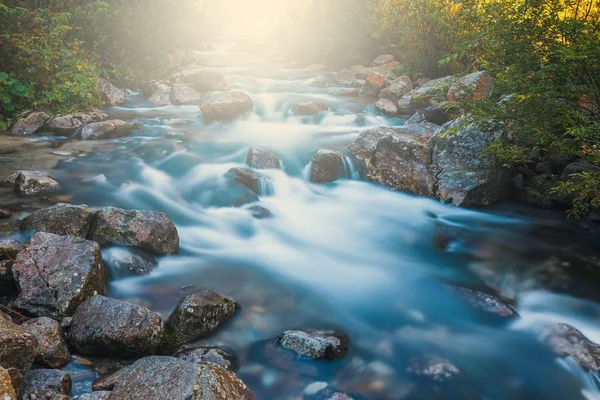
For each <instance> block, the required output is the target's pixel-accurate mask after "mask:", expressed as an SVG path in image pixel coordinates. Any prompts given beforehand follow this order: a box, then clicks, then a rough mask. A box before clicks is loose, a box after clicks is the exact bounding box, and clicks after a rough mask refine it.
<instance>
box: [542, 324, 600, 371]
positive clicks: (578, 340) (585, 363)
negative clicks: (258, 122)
mask: <svg viewBox="0 0 600 400" xmlns="http://www.w3.org/2000/svg"><path fill="white" fill-rule="evenodd" d="M539 338H540V340H541V341H542V343H544V344H545V345H547V346H548V347H549V348H550V349H551V350H552V351H553V352H554V353H555V354H556V355H558V356H559V357H571V358H572V359H573V360H575V361H576V362H577V363H578V364H579V365H580V366H581V367H582V368H583V369H585V370H587V371H593V372H595V373H599V372H600V345H598V344H596V343H594V342H592V341H590V340H589V339H588V338H587V337H585V335H584V334H583V333H581V332H580V331H579V330H577V329H575V328H574V327H572V326H571V325H567V324H550V325H547V326H546V327H544V328H543V329H542V331H541V332H540V335H539Z"/></svg>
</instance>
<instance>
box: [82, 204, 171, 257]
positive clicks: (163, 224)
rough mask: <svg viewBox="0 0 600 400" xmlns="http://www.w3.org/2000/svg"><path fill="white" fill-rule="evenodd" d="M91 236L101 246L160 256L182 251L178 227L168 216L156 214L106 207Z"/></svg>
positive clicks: (96, 219)
mask: <svg viewBox="0 0 600 400" xmlns="http://www.w3.org/2000/svg"><path fill="white" fill-rule="evenodd" d="M88 237H89V238H90V239H91V240H94V241H96V242H98V243H100V245H118V246H131V247H138V248H140V249H142V250H146V251H148V252H150V253H153V254H159V255H163V254H172V253H177V252H179V235H178V233H177V228H175V225H174V224H173V222H171V220H170V219H169V217H168V216H167V215H166V214H164V213H161V212H156V211H147V210H125V209H122V208H114V207H105V208H102V209H101V210H100V211H98V214H97V216H96V218H95V219H94V222H93V223H92V226H91V228H90V233H89V236H88Z"/></svg>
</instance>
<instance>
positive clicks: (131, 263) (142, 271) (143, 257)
mask: <svg viewBox="0 0 600 400" xmlns="http://www.w3.org/2000/svg"><path fill="white" fill-rule="evenodd" d="M103 255H104V261H105V263H106V265H107V266H108V268H109V270H110V274H111V276H113V277H115V278H121V277H127V276H135V275H148V274H149V273H150V272H152V270H153V269H154V268H155V267H156V266H157V265H158V261H157V260H156V258H155V257H154V256H153V255H151V254H148V253H146V252H144V251H142V250H137V249H136V250H133V249H125V248H119V247H116V248H111V249H109V250H107V251H105V252H104V253H103Z"/></svg>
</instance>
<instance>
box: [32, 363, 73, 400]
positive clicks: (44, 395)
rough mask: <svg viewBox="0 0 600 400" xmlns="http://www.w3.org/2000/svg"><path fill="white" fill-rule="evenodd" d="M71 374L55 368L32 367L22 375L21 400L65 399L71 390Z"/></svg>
mask: <svg viewBox="0 0 600 400" xmlns="http://www.w3.org/2000/svg"><path fill="white" fill-rule="evenodd" d="M71 385H72V381H71V376H69V374H67V373H66V372H64V371H60V370H57V369H34V370H31V371H29V372H27V373H26V374H25V376H24V377H23V395H22V397H21V398H22V400H39V399H43V400H66V399H69V398H70V397H69V396H68V394H69V392H70V391H71Z"/></svg>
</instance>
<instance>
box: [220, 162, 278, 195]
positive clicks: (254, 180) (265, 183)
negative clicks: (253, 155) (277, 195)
mask: <svg viewBox="0 0 600 400" xmlns="http://www.w3.org/2000/svg"><path fill="white" fill-rule="evenodd" d="M225 177H226V178H228V179H231V180H233V181H235V182H237V183H239V184H240V185H243V186H246V187H247V188H248V189H250V190H252V191H253V192H254V193H256V194H257V195H264V194H268V191H269V190H268V187H269V184H270V181H271V178H269V177H266V176H264V175H263V174H260V173H258V172H256V171H253V170H251V169H249V168H232V169H230V170H229V171H227V174H225Z"/></svg>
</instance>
